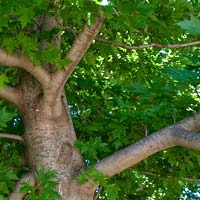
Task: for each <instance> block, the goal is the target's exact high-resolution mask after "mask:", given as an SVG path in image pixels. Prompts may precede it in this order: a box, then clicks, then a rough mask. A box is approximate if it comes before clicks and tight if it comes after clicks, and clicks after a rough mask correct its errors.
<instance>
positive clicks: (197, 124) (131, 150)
mask: <svg viewBox="0 0 200 200" xmlns="http://www.w3.org/2000/svg"><path fill="white" fill-rule="evenodd" d="M199 129H200V114H196V115H195V116H193V117H190V118H187V119H185V120H183V121H181V122H180V123H178V124H175V125H173V126H169V127H166V128H164V129H162V130H160V131H158V132H156V133H154V134H151V135H149V136H148V137H145V138H144V139H142V140H140V141H138V142H136V143H134V144H132V145H130V146H128V147H127V148H125V149H122V150H121V151H119V152H116V153H114V154H113V155H111V156H109V157H107V158H105V159H103V160H101V161H100V162H99V163H97V164H96V165H95V168H96V169H97V170H99V171H101V172H103V173H104V174H105V175H107V176H113V175H115V174H118V173H120V172H121V171H123V170H125V169H127V168H129V167H132V166H133V165H135V164H137V163H138V162H140V161H142V160H144V159H145V158H147V157H149V156H150V155H152V154H154V153H156V152H159V151H161V150H164V149H167V148H169V147H174V146H183V147H188V148H191V149H195V150H200V134H196V133H192V132H191V131H196V130H199Z"/></svg>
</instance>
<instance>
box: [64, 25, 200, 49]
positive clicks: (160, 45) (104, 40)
mask: <svg viewBox="0 0 200 200" xmlns="http://www.w3.org/2000/svg"><path fill="white" fill-rule="evenodd" d="M64 29H65V30H66V31H68V32H72V33H76V34H78V32H79V31H78V30H77V29H73V28H70V27H65V28H64ZM94 39H95V40H96V41H99V42H103V43H105V44H112V45H114V46H118V47H121V48H124V49H127V50H134V49H145V48H149V47H158V48H169V49H178V48H184V47H189V46H195V45H199V44H200V41H199V40H198V41H193V42H187V43H183V44H161V43H158V42H152V43H149V44H142V45H129V44H125V43H122V42H116V41H112V40H108V39H105V38H102V37H95V38H94Z"/></svg>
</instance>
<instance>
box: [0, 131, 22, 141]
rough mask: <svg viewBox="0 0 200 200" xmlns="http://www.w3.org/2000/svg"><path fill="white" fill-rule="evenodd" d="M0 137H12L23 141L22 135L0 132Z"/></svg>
mask: <svg viewBox="0 0 200 200" xmlns="http://www.w3.org/2000/svg"><path fill="white" fill-rule="evenodd" d="M0 138H6V139H12V140H18V141H20V142H24V138H23V137H22V136H20V135H14V134H9V133H0Z"/></svg>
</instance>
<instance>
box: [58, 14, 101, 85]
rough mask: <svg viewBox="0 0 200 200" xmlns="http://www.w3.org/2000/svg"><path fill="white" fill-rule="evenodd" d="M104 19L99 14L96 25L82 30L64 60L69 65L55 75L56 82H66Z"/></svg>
mask: <svg viewBox="0 0 200 200" xmlns="http://www.w3.org/2000/svg"><path fill="white" fill-rule="evenodd" d="M104 19H105V16H104V14H103V12H100V17H99V18H97V19H96V23H95V24H93V25H91V26H90V27H89V28H88V27H87V26H85V27H84V30H83V31H82V32H81V33H80V34H79V35H78V37H77V38H76V40H75V41H74V43H73V45H72V47H71V49H70V51H69V52H68V54H67V55H66V58H68V59H69V60H71V64H70V65H69V66H66V67H64V68H63V70H61V71H60V72H58V74H57V80H61V82H62V83H63V85H64V84H65V82H66V81H67V80H68V78H69V77H70V75H71V73H72V72H73V71H74V68H75V67H76V65H77V64H78V63H79V62H80V60H81V58H82V57H83V56H84V54H85V52H86V51H87V50H88V48H89V47H90V45H91V43H92V41H93V40H94V38H95V36H96V35H97V34H98V32H99V30H100V28H101V25H102V23H103V21H104Z"/></svg>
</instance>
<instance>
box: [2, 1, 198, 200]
mask: <svg viewBox="0 0 200 200" xmlns="http://www.w3.org/2000/svg"><path fill="white" fill-rule="evenodd" d="M58 2H59V3H54V1H52V0H32V1H22V0H12V1H11V0H7V1H5V0H0V16H1V20H0V37H1V40H0V45H1V47H3V48H5V49H6V50H7V51H8V52H14V51H22V52H23V53H24V54H25V55H26V56H28V57H29V58H30V60H31V61H32V62H34V63H35V64H39V63H41V62H43V61H46V62H49V63H56V64H57V68H58V69H59V68H62V66H64V65H66V64H67V63H69V62H70V61H69V60H67V59H65V58H64V57H63V55H64V54H65V53H66V52H67V50H68V49H69V48H70V46H71V45H72V43H73V41H74V38H75V36H76V34H77V33H78V32H79V31H80V30H81V29H82V26H83V24H87V25H88V26H90V25H91V23H93V22H94V20H95V17H96V16H98V12H97V10H99V9H103V10H104V12H105V15H106V20H105V22H104V24H103V27H102V29H101V31H100V34H99V35H98V37H97V38H96V40H95V41H94V42H93V44H92V46H91V47H90V49H89V51H88V52H87V53H86V54H85V56H84V58H83V59H82V60H81V62H80V63H79V65H78V67H77V68H76V70H75V72H74V73H73V75H72V77H71V78H70V79H69V81H68V82H67V84H66V93H67V97H68V103H69V107H70V112H71V116H72V119H73V122H74V126H75V130H76V133H77V135H78V142H77V143H76V147H77V148H79V149H80V150H81V152H82V155H83V157H84V159H85V164H86V165H87V166H90V165H91V164H93V163H95V162H97V161H98V160H100V159H102V158H104V157H105V156H108V155H110V154H111V153H112V152H115V151H118V150H120V149H122V148H123V147H126V146H128V145H129V144H132V143H134V142H136V141H138V140H140V139H142V138H144V137H145V136H147V135H149V134H151V133H153V132H155V131H157V130H160V129H161V128H163V127H165V126H168V125H171V124H174V123H176V122H177V121H179V120H181V119H183V118H185V117H187V116H190V115H192V114H194V113H196V112H197V111H199V107H200V106H199V103H200V91H199V79H200V68H199V66H200V63H199V57H200V50H199V48H198V46H189V45H188V47H185V48H177V49H173V48H158V47H149V48H141V49H133V50H129V49H128V47H127V46H129V47H131V46H133V45H137V46H138V45H139V46H140V45H143V44H149V43H153V42H156V43H161V44H164V45H167V44H182V43H189V42H192V41H196V40H198V39H199V34H200V29H199V27H200V26H199V25H200V20H199V18H198V15H199V9H200V3H199V1H198V0H191V1H186V0H164V1H159V0H156V1H137V0H111V1H108V2H106V5H102V3H101V2H99V1H92V0H77V1H75V0H62V1H58ZM42 13H50V14H51V15H53V16H54V15H55V16H58V17H60V18H62V20H63V22H64V23H63V27H62V30H60V29H53V30H51V31H49V32H46V34H43V35H41V34H40V33H38V32H36V31H35V28H34V27H35V26H38V24H36V23H35V21H34V19H35V18H36V17H37V16H39V15H41V14H42ZM59 31H62V44H61V49H59V50H57V49H56V48H55V47H54V46H49V47H48V48H46V49H45V50H44V51H43V52H42V53H41V54H40V53H39V45H38V44H39V43H38V41H39V40H41V39H45V40H47V41H48V40H50V39H51V38H52V36H53V34H55V33H57V32H59ZM102 38H104V40H102ZM123 44H126V45H127V46H123ZM60 58H62V59H60ZM0 72H1V74H0V87H3V85H4V83H6V84H9V85H12V86H13V85H17V84H18V83H19V81H20V80H19V75H20V71H19V70H18V69H16V68H8V67H4V66H0ZM0 129H1V132H8V133H15V134H16V133H17V134H23V132H24V128H23V122H22V120H21V118H20V114H19V113H18V111H17V110H16V108H15V107H14V106H12V105H10V104H8V103H7V102H5V101H3V100H1V101H0ZM0 149H1V151H0V199H3V198H6V196H7V195H8V193H9V192H10V191H11V190H12V189H13V187H14V185H15V182H16V180H18V178H19V177H20V176H21V175H22V174H23V173H25V172H26V171H27V170H28V169H27V167H26V165H25V164H24V163H23V156H24V146H23V145H22V144H21V143H20V142H15V141H11V140H8V139H1V140H0ZM199 171H200V155H199V152H195V151H193V150H188V149H185V148H181V147H177V148H172V149H169V150H165V151H162V152H160V153H157V154H155V155H153V156H151V157H149V158H148V159H145V160H144V161H143V162H141V163H139V164H137V165H136V166H134V167H133V168H131V169H128V170H126V171H124V172H122V173H120V174H119V175H116V176H114V177H112V178H110V179H108V180H106V183H103V186H100V187H99V188H98V189H97V193H98V194H97V198H99V199H109V200H114V199H127V200H129V199H141V200H142V199H184V197H183V196H184V194H182V193H183V190H184V189H185V188H188V190H191V191H194V192H196V191H197V190H198V188H197V187H196V186H197V185H196V182H198V180H197V179H198V178H200V177H199ZM185 194H187V193H186V192H185ZM191 194H193V193H192V192H190V193H189V195H191ZM192 198H193V199H198V197H197V196H195V195H193V197H192ZM31 199H32V198H31Z"/></svg>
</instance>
